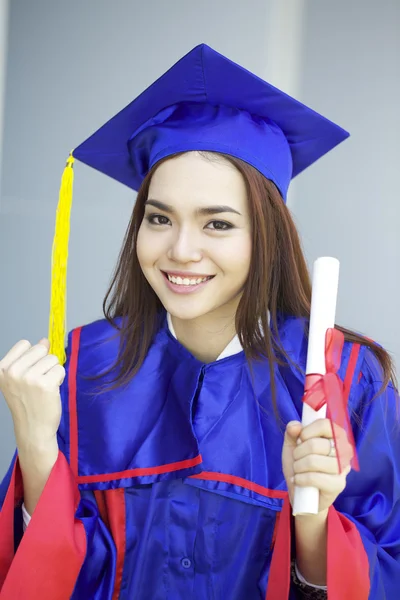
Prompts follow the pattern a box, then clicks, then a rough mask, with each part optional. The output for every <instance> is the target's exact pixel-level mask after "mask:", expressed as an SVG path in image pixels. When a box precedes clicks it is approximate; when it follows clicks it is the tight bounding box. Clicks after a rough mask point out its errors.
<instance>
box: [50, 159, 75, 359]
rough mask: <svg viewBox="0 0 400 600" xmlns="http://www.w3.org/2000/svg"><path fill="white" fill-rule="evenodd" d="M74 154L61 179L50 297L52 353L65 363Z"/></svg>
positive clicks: (68, 161)
mask: <svg viewBox="0 0 400 600" xmlns="http://www.w3.org/2000/svg"><path fill="white" fill-rule="evenodd" d="M73 166H74V157H73V156H72V152H71V154H70V155H69V157H68V160H67V163H66V165H65V169H64V173H63V175H62V179H61V187H60V196H59V200H58V206H57V214H56V225H55V232H54V240H53V251H52V269H51V299H50V318H49V341H50V353H51V354H55V355H56V356H57V357H58V360H59V361H60V363H61V364H62V365H63V364H64V363H65V360H66V356H65V336H66V331H67V318H66V306H67V263H68V240H69V230H70V216H71V206H72V188H73V183H74V168H73Z"/></svg>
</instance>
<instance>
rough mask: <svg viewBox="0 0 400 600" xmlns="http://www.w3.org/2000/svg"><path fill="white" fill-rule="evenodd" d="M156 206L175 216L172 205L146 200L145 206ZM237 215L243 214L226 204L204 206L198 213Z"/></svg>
mask: <svg viewBox="0 0 400 600" xmlns="http://www.w3.org/2000/svg"><path fill="white" fill-rule="evenodd" d="M148 205H151V206H154V207H155V208H158V209H159V210H162V211H164V212H166V213H170V214H174V213H175V210H174V208H173V207H172V206H171V205H170V204H165V202H160V201H159V200H153V199H150V200H146V202H145V206H148ZM226 212H229V213H235V214H236V215H240V216H241V213H240V212H238V211H237V210H235V209H234V208H232V207H231V206H227V205H226V204H217V205H215V206H204V207H202V208H198V209H197V210H196V213H197V214H199V215H217V214H219V213H226Z"/></svg>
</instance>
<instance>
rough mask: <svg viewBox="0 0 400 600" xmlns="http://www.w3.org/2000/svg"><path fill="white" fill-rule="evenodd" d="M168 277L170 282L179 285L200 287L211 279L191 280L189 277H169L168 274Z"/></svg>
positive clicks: (199, 278)
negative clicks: (199, 285) (200, 284)
mask: <svg viewBox="0 0 400 600" xmlns="http://www.w3.org/2000/svg"><path fill="white" fill-rule="evenodd" d="M167 276H168V279H169V281H171V282H172V283H175V284H177V285H198V284H199V283H202V282H203V281H207V280H208V279H210V278H209V277H198V278H197V279H190V278H189V277H184V278H182V277H174V276H173V275H168V273H167Z"/></svg>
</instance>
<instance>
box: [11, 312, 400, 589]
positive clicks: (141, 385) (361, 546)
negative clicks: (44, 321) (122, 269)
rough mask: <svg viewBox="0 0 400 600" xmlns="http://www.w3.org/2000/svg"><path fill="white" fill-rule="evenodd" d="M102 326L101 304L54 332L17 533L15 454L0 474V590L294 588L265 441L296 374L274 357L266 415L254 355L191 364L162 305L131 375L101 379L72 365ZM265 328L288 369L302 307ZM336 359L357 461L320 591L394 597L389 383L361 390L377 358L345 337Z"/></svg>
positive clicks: (399, 520) (398, 538) (281, 501)
mask: <svg viewBox="0 0 400 600" xmlns="http://www.w3.org/2000/svg"><path fill="white" fill-rule="evenodd" d="M112 334H113V330H112V328H111V327H110V325H109V324H108V323H107V322H106V321H105V320H101V321H97V322H95V323H92V324H89V325H86V326H84V327H82V328H78V329H76V330H74V331H73V332H71V333H70V334H69V344H68V352H67V356H68V358H67V364H66V369H67V377H66V379H65V381H64V383H63V385H62V387H61V397H62V403H63V417H62V421H61V425H60V429H59V434H58V440H59V447H60V454H59V458H58V461H57V463H56V465H55V467H54V469H53V471H52V474H51V475H50V478H49V480H48V483H47V485H46V487H45V489H44V491H43V494H42V496H41V499H40V501H39V504H38V506H37V508H36V510H35V512H34V514H33V517H32V520H31V523H30V524H29V526H28V528H27V531H26V532H25V535H24V536H22V517H21V508H20V507H21V502H22V483H21V474H20V471H19V466H18V461H16V460H13V463H12V464H11V466H10V469H9V472H8V473H7V475H6V477H5V479H4V481H3V483H2V485H1V487H0V502H1V504H2V511H1V513H0V586H2V587H1V592H0V599H1V600H15V599H18V598H21V599H22V598H24V600H25V598H29V599H36V598H37V599H39V598H40V599H41V600H43V599H48V600H50V599H51V600H66V599H67V598H72V599H73V600H78V599H79V600H81V599H82V600H83V599H85V600H87V599H93V600H100V599H101V600H112V599H114V598H115V599H116V598H120V599H121V600H122V599H133V598H134V599H135V600H145V599H151V600H166V599H168V600H183V599H185V600H186V599H189V598H191V599H194V600H247V599H249V600H252V599H254V600H256V599H257V600H259V599H263V598H266V597H267V593H268V599H269V600H274V599H275V600H280V599H281V598H282V599H284V598H295V597H296V594H295V589H294V586H293V584H291V583H290V577H289V567H290V564H289V563H290V559H291V555H292V549H291V544H292V542H291V541H290V540H291V538H290V532H291V518H290V514H289V508H288V501H287V488H286V485H285V481H284V477H283V474H282V467H281V451H282V443H283V432H284V427H285V424H286V423H287V422H288V421H290V420H293V419H299V418H300V416H301V410H302V395H303V390H304V375H302V374H301V373H300V372H299V371H297V370H296V369H295V368H294V367H293V366H292V365H290V364H285V365H284V366H276V367H275V380H276V385H277V402H278V409H279V412H280V415H281V417H282V423H279V422H278V421H277V419H276V416H275V414H274V411H273V408H272V403H271V393H270V375H269V367H268V364H267V363H266V361H265V360H261V361H258V362H253V363H252V369H249V366H248V364H247V362H246V359H245V356H244V352H239V353H237V354H234V355H232V356H229V357H226V358H223V359H222V360H219V361H215V362H212V363H210V364H206V365H205V364H202V363H201V362H199V361H198V360H197V359H196V358H194V357H193V356H192V355H191V354H190V352H189V351H188V350H186V349H185V348H184V347H183V346H182V345H181V344H180V343H179V342H178V341H177V340H176V339H175V338H174V337H173V336H172V335H171V333H170V331H169V330H168V326H167V323H166V319H165V318H164V319H163V322H162V324H161V326H160V329H159V331H158V333H157V335H156V337H155V340H154V342H153V344H152V346H151V348H150V350H149V353H148V355H147V357H146V359H145V361H144V364H143V365H142V367H141V369H140V371H139V373H138V374H137V376H136V377H135V378H134V379H133V380H132V381H131V382H130V383H129V384H128V385H127V386H125V387H124V388H122V389H118V390H117V391H113V392H101V391H99V390H98V389H96V388H98V386H99V382H96V383H93V381H90V380H89V379H88V377H90V376H91V375H94V374H97V373H99V372H101V371H104V370H106V369H107V367H109V366H110V365H111V364H112V363H113V361H114V359H115V356H116V352H117V349H118V340H117V339H116V338H114V339H110V336H111V335H112ZM279 334H280V337H281V341H282V343H283V345H284V347H285V349H286V351H287V353H288V355H289V356H290V357H291V359H292V360H294V361H295V362H297V363H298V364H300V366H301V367H302V368H303V369H304V367H305V361H306V351H307V340H306V337H305V335H304V321H303V320H302V319H297V318H292V317H286V318H284V317H282V316H281V317H280V319H279ZM346 373H347V387H348V391H349V410H350V412H351V414H352V424H353V429H354V434H355V440H356V445H357V451H358V457H359V462H360V469H361V470H360V472H359V473H358V472H352V473H351V474H350V475H349V476H348V479H347V486H346V489H345V490H344V492H343V493H342V494H341V495H340V496H339V497H338V499H337V500H336V502H335V505H334V507H332V508H331V509H330V517H329V522H328V590H329V592H328V593H329V595H328V598H329V600H339V599H340V600H346V599H349V600H350V598H351V600H354V599H356V600H366V599H367V598H370V599H372V600H384V599H387V600H395V599H397V598H398V597H399V594H400V501H399V498H400V437H399V424H398V422H397V423H396V398H397V395H396V392H395V390H394V389H393V387H392V386H389V388H388V389H387V390H386V392H385V393H384V394H382V395H380V396H379V397H378V398H376V399H374V400H372V398H373V397H374V395H375V394H376V392H377V391H378V390H379V387H380V385H381V371H380V368H379V366H378V364H377V362H376V360H375V358H374V357H373V355H372V353H371V352H370V351H369V350H368V349H367V348H365V347H358V346H356V345H353V344H351V343H346V344H345V347H344V350H343V353H342V362H341V367H340V371H339V375H340V376H341V378H342V379H345V378H346ZM358 417H361V418H362V423H363V425H362V427H361V428H360V427H359V426H358V425H357V418H358ZM283 507H286V508H285V509H284V510H283V511H282V508H283ZM277 536H278V537H277ZM11 537H12V538H13V539H12V541H11ZM278 538H279V539H280V542H279V544H278V543H276V540H277V539H278ZM15 551H16V552H15ZM275 554H276V556H275ZM278 554H279V557H278ZM273 556H275V558H274V560H273V561H272V557H273ZM271 561H272V567H271ZM272 569H274V576H272V575H271V573H270V571H271V570H272ZM270 575H271V577H270ZM269 579H270V582H272V580H273V583H271V586H270V589H268V592H267V586H268V581H269ZM277 581H279V583H278V585H275V583H276V582H277ZM272 586H273V588H274V589H272ZM28 592H29V595H24V594H27V593H28Z"/></svg>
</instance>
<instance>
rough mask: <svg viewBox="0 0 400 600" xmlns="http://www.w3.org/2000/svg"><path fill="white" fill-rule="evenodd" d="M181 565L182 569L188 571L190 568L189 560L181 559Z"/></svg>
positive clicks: (190, 562)
mask: <svg viewBox="0 0 400 600" xmlns="http://www.w3.org/2000/svg"><path fill="white" fill-rule="evenodd" d="M181 565H182V567H183V568H184V569H190V567H191V566H192V561H191V560H190V558H182V560H181Z"/></svg>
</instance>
